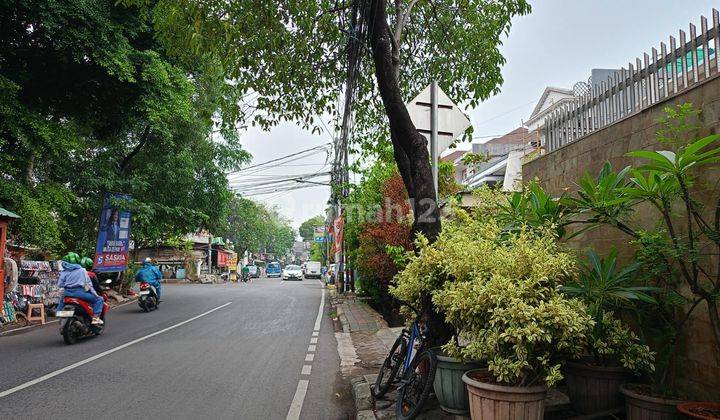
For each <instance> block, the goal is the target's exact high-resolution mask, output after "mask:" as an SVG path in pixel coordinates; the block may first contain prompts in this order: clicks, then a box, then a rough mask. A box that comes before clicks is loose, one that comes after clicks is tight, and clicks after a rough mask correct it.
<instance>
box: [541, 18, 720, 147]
mask: <svg viewBox="0 0 720 420" xmlns="http://www.w3.org/2000/svg"><path fill="white" fill-rule="evenodd" d="M719 33H720V16H719V13H718V11H717V10H716V9H713V10H712V27H710V28H708V20H707V18H705V16H701V17H700V35H697V29H696V27H695V25H693V24H692V23H691V24H690V40H689V41H688V40H687V39H686V38H687V36H686V33H685V31H683V30H680V34H679V41H680V42H679V46H678V45H677V40H676V38H675V37H673V36H670V49H669V52H668V49H667V46H666V44H665V43H664V42H661V43H660V53H659V54H658V50H657V49H655V48H653V49H652V52H651V54H647V53H644V54H643V60H642V61H641V60H640V58H636V59H635V65H634V66H633V63H632V62H631V63H628V67H627V69H625V68H622V69H620V70H619V71H618V72H615V73H614V74H613V75H612V76H610V77H608V79H607V81H602V82H600V83H599V84H596V83H593V87H591V88H590V89H589V92H588V93H586V94H584V95H580V96H577V98H576V100H574V101H571V102H569V103H568V104H565V105H562V106H560V107H559V108H558V109H556V110H555V111H553V112H551V113H550V114H549V115H548V116H547V117H546V119H545V148H546V150H547V151H548V152H550V151H553V150H556V149H559V148H561V147H563V146H565V145H566V144H568V143H571V142H573V141H575V140H577V139H579V138H581V137H583V136H586V135H588V134H590V133H592V132H593V131H595V130H598V129H601V128H603V127H606V126H608V125H610V124H614V123H615V122H617V121H619V120H621V119H623V118H625V117H627V116H629V115H632V114H634V113H637V112H639V111H641V110H643V109H645V108H648V107H650V106H652V105H653V104H655V103H657V102H659V101H662V100H664V99H666V98H668V97H669V96H672V95H675V94H677V93H678V92H682V91H684V90H685V89H688V88H689V87H692V86H694V85H697V84H699V83H702V82H704V81H705V80H707V79H709V78H710V77H712V76H714V75H716V74H718V73H719V72H720V60H718V51H720V39H719Z"/></svg>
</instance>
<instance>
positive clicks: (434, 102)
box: [430, 80, 440, 206]
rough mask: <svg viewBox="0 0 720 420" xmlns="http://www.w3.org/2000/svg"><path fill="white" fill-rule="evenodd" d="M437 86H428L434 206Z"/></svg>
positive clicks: (436, 153)
mask: <svg viewBox="0 0 720 420" xmlns="http://www.w3.org/2000/svg"><path fill="white" fill-rule="evenodd" d="M438 154H439V153H438V86H437V81H435V80H433V81H432V83H431V84H430V161H431V162H432V176H433V183H434V185H435V205H436V206H437V205H438V204H437V201H438V197H439V193H438V160H439V159H440V156H438Z"/></svg>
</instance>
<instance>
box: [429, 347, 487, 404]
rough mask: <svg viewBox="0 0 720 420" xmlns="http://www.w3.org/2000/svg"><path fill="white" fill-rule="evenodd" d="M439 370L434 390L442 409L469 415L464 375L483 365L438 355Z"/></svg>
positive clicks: (436, 373)
mask: <svg viewBox="0 0 720 420" xmlns="http://www.w3.org/2000/svg"><path fill="white" fill-rule="evenodd" d="M437 360H438V365H437V370H436V371H435V381H434V382H433V388H434V389H435V395H436V396H437V399H438V401H439V402H440V408H442V409H443V411H446V412H448V413H451V414H467V413H468V393H467V390H466V389H465V383H464V382H463V375H464V374H465V372H467V371H468V370H471V369H478V368H481V367H483V364H482V363H473V362H466V363H463V362H462V361H461V360H460V359H456V358H454V357H448V356H443V355H441V354H437Z"/></svg>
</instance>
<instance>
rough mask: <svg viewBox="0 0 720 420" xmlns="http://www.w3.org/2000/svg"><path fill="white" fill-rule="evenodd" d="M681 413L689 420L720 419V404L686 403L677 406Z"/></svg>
mask: <svg viewBox="0 0 720 420" xmlns="http://www.w3.org/2000/svg"><path fill="white" fill-rule="evenodd" d="M677 409H678V411H679V412H681V413H683V414H684V415H685V416H686V417H687V418H689V419H702V420H715V419H720V404H718V403H713V402H698V401H691V402H685V403H682V404H680V405H678V406H677Z"/></svg>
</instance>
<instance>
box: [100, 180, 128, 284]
mask: <svg viewBox="0 0 720 420" xmlns="http://www.w3.org/2000/svg"><path fill="white" fill-rule="evenodd" d="M129 199H130V196H128V195H124V194H114V193H108V194H105V199H104V201H103V207H102V211H101V212H100V230H99V231H98V236H97V246H96V247H95V261H94V265H93V269H94V270H95V271H98V272H111V271H124V270H126V269H127V266H128V250H129V244H130V211H128V210H122V209H119V208H117V207H115V206H113V204H112V203H113V201H117V200H129Z"/></svg>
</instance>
